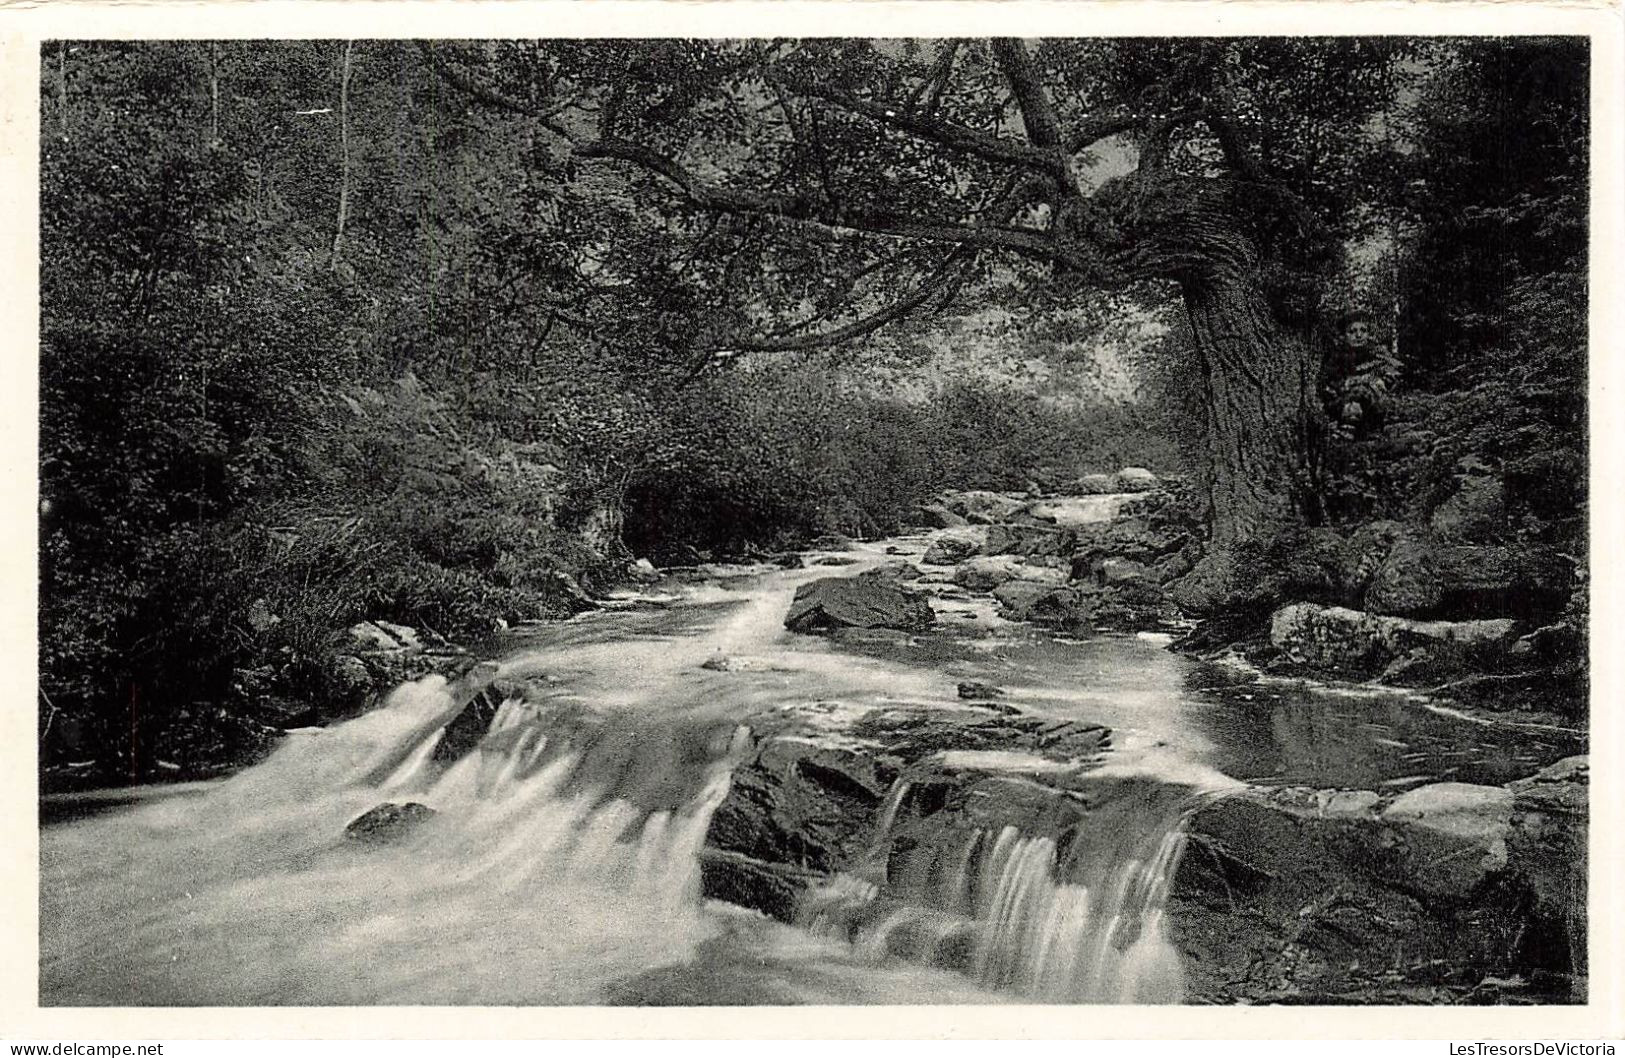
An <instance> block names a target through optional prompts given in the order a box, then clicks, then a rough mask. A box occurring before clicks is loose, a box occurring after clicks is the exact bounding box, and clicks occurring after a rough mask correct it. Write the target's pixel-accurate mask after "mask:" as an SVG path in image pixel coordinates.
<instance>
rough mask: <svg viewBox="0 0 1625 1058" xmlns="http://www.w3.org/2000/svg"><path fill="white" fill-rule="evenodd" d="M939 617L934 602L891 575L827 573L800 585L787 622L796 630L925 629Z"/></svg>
mask: <svg viewBox="0 0 1625 1058" xmlns="http://www.w3.org/2000/svg"><path fill="white" fill-rule="evenodd" d="M935 621H936V615H935V614H934V613H933V612H932V610H931V604H930V603H929V602H927V601H926V600H925V598H923V597H922V596H919V595H916V594H914V593H912V592H908V591H904V590H903V589H902V588H900V587H899V586H898V585H897V584H896V583H895V582H894V581H893V580H892V579H890V578H887V577H823V578H820V579H819V580H814V581H809V582H808V583H806V584H803V585H802V586H801V587H799V588H797V589H796V595H795V600H794V601H793V602H792V603H791V604H790V612H789V613H788V614H786V615H785V618H784V626H785V627H786V628H788V629H790V630H791V631H792V632H818V631H828V630H831V629H836V628H892V629H898V630H901V631H905V632H919V631H923V630H925V629H927V628H929V627H931V625H932V624H933V623H934V622H935Z"/></svg>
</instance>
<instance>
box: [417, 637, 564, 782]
mask: <svg viewBox="0 0 1625 1058" xmlns="http://www.w3.org/2000/svg"><path fill="white" fill-rule="evenodd" d="M496 671H497V669H496V666H495V665H493V664H491V663H490V662H484V663H482V664H479V665H476V666H474V667H473V668H471V669H469V670H468V672H466V673H464V674H463V675H462V676H461V677H459V678H458V679H457V680H455V681H453V682H452V683H451V684H449V685H448V686H447V688H446V693H447V695H448V696H449V697H450V698H451V699H452V701H453V702H454V703H457V702H460V703H462V707H461V708H460V709H459V710H458V711H457V713H456V714H455V715H454V716H453V717H452V718H451V720H450V722H448V723H447V724H446V727H445V731H444V733H443V734H442V735H441V736H440V741H439V742H437V743H435V747H434V752H433V754H432V757H431V759H432V760H434V761H435V762H436V763H442V764H444V763H450V762H452V761H455V760H459V759H461V758H462V757H464V756H465V755H467V754H468V753H470V752H472V751H473V749H474V747H475V746H477V745H479V743H480V741H481V740H482V739H484V738H485V735H486V733H487V732H489V731H490V730H491V722H492V721H493V720H495V719H496V715H497V710H498V709H500V708H501V707H502V703H503V702H505V701H508V700H509V699H512V698H519V699H528V700H533V701H539V700H540V699H541V697H542V691H541V689H540V688H539V687H537V686H536V685H535V684H533V683H531V682H529V681H524V680H512V679H497V678H496Z"/></svg>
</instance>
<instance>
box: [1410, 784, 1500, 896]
mask: <svg viewBox="0 0 1625 1058" xmlns="http://www.w3.org/2000/svg"><path fill="white" fill-rule="evenodd" d="M1513 801H1514V796H1513V792H1512V791H1511V790H1508V789H1506V788H1504V787H1500V786H1477V785H1474V784H1471V783H1460V782H1443V783H1433V784H1431V785H1428V786H1421V787H1418V788H1417V789H1415V790H1411V791H1409V792H1408V793H1405V794H1402V795H1401V796H1400V797H1399V798H1398V799H1397V800H1395V801H1394V802H1393V803H1392V804H1390V805H1389V806H1388V808H1387V809H1386V810H1385V811H1384V812H1383V814H1382V820H1383V822H1384V823H1386V824H1388V825H1389V826H1390V827H1392V828H1393V830H1394V832H1395V834H1396V835H1397V839H1398V842H1400V843H1402V844H1403V847H1404V850H1405V856H1404V859H1405V866H1404V868H1403V869H1402V871H1401V873H1400V876H1401V877H1403V878H1405V880H1406V882H1407V884H1410V885H1414V886H1416V887H1417V888H1418V889H1420V890H1421V891H1423V892H1424V893H1426V894H1427V896H1428V897H1429V898H1430V899H1431V900H1433V901H1435V902H1446V903H1451V904H1460V903H1464V902H1466V901H1467V900H1468V899H1469V898H1470V897H1471V896H1473V894H1474V891H1475V890H1476V889H1477V888H1478V887H1479V886H1481V885H1483V884H1484V882H1485V880H1486V879H1487V878H1489V877H1490V876H1491V875H1492V874H1494V873H1496V872H1498V871H1501V870H1503V869H1504V868H1505V867H1506V866H1507V864H1508V862H1509V853H1508V848H1507V837H1508V835H1509V833H1510V831H1511V827H1512V810H1513Z"/></svg>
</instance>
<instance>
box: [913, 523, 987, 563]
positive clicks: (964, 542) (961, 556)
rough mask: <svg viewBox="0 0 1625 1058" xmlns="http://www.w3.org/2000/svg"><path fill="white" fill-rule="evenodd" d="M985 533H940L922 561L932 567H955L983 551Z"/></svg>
mask: <svg viewBox="0 0 1625 1058" xmlns="http://www.w3.org/2000/svg"><path fill="white" fill-rule="evenodd" d="M985 535H986V533H985V531H982V530H976V529H971V528H965V529H948V530H945V531H944V532H942V533H939V534H938V535H937V537H936V539H934V540H932V541H931V546H930V547H929V548H927V549H926V552H925V557H923V558H922V559H920V561H921V562H924V563H925V564H926V565H930V566H954V565H958V564H959V563H961V562H963V561H965V560H966V559H967V558H970V557H971V556H972V555H975V554H977V553H978V552H980V551H981V550H982V542H983V540H984V538H985Z"/></svg>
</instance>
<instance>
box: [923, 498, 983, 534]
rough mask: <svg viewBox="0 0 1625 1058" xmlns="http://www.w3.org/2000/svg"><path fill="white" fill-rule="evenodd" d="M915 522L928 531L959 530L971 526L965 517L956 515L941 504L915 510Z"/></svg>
mask: <svg viewBox="0 0 1625 1058" xmlns="http://www.w3.org/2000/svg"><path fill="white" fill-rule="evenodd" d="M914 520H915V521H917V522H919V524H921V525H923V526H925V527H926V528H927V529H957V528H960V527H963V526H966V525H969V524H970V523H969V522H967V521H966V520H965V517H964V515H961V514H955V513H954V512H953V511H951V510H949V509H948V508H947V506H945V505H944V504H941V503H926V504H922V505H921V506H920V507H919V508H917V509H916V510H915V512H914Z"/></svg>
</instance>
